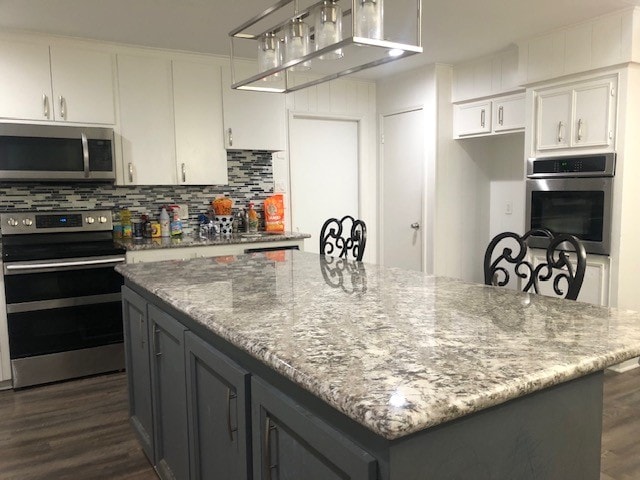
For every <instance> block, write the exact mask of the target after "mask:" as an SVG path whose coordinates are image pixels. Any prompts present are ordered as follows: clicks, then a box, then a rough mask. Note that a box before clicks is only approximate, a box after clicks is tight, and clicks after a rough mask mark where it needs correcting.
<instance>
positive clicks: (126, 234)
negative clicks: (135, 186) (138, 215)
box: [120, 208, 133, 238]
mask: <svg viewBox="0 0 640 480" xmlns="http://www.w3.org/2000/svg"><path fill="white" fill-rule="evenodd" d="M120 223H121V224H122V238H131V237H132V236H133V232H132V230H131V211H130V210H129V209H128V208H123V209H122V210H120Z"/></svg>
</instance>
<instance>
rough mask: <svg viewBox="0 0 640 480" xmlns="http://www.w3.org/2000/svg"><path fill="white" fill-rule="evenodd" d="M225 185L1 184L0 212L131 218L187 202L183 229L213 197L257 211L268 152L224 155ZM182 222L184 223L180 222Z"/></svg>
mask: <svg viewBox="0 0 640 480" xmlns="http://www.w3.org/2000/svg"><path fill="white" fill-rule="evenodd" d="M227 164H228V170H229V184H228V185H212V186H208V185H204V186H202V185H197V186H180V185H178V186H176V185H158V186H133V187H124V186H116V185H112V184H102V183H35V182H34V183H1V182H0V211H2V212H10V211H24V210H42V211H45V210H69V209H79V210H91V209H109V210H110V209H114V208H116V207H117V208H125V207H126V208H129V209H130V210H131V211H132V212H133V214H134V216H138V215H140V214H143V213H147V214H150V215H151V216H152V217H154V218H155V217H157V216H158V215H159V213H160V208H161V206H162V205H166V204H177V203H179V204H187V205H188V206H189V222H188V223H189V225H185V227H187V228H188V227H189V226H191V227H193V226H194V225H195V224H196V223H197V219H198V215H199V214H200V213H203V212H206V211H207V210H208V208H209V206H210V204H211V201H212V200H213V199H214V198H215V197H216V196H218V195H226V196H228V197H230V198H232V199H233V200H234V202H235V206H246V204H247V203H248V202H249V201H253V202H255V204H256V209H257V210H262V203H263V201H264V199H265V198H266V197H268V196H270V195H272V194H273V169H272V163H271V153H270V152H262V151H229V152H227ZM183 223H185V224H186V222H185V219H183Z"/></svg>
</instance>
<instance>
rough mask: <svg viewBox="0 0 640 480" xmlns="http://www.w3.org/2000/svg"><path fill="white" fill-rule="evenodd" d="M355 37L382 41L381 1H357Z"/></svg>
mask: <svg viewBox="0 0 640 480" xmlns="http://www.w3.org/2000/svg"><path fill="white" fill-rule="evenodd" d="M357 6H358V11H357V17H356V36H357V37H365V38H371V39H373V40H382V0H358V2H357Z"/></svg>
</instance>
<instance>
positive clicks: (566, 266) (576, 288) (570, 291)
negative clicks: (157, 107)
mask: <svg viewBox="0 0 640 480" xmlns="http://www.w3.org/2000/svg"><path fill="white" fill-rule="evenodd" d="M531 235H536V236H545V237H547V238H548V239H549V246H548V247H547V250H546V255H545V261H544V262H540V263H538V264H537V265H534V264H533V263H532V262H531V261H530V260H529V258H528V257H527V239H528V238H529V237H530V236H531ZM501 243H502V244H503V247H502V248H503V250H502V252H501V253H500V255H498V256H497V257H496V258H495V259H494V258H493V256H494V255H493V254H494V251H495V250H496V248H497V247H498V245H499V244H501ZM514 245H515V246H516V247H517V252H516V253H515V254H514V250H513V248H511V247H512V246H514ZM560 248H562V250H561V249H560ZM567 248H569V249H573V251H574V252H575V255H576V262H575V266H574V265H573V263H572V262H571V259H570V258H569V255H568V254H567V252H566V251H565V250H566V249H567ZM498 251H499V248H498ZM508 265H513V271H514V272H515V275H516V276H517V277H519V278H520V279H522V280H523V282H524V287H523V289H522V291H523V292H529V291H531V289H533V292H534V293H540V289H539V283H540V282H545V281H548V280H552V281H553V291H554V292H555V294H556V295H558V296H560V297H563V298H566V299H569V300H575V299H576V298H578V294H579V293H580V288H581V287H582V282H583V280H584V273H585V270H586V268H587V253H586V251H585V249H584V245H582V242H581V241H580V240H579V239H578V238H576V237H575V236H573V235H568V234H559V235H554V234H553V233H551V232H550V231H549V230H545V229H533V230H529V231H528V232H527V233H525V234H524V235H522V236H520V235H518V234H517V233H513V232H505V233H501V234H499V235H496V236H495V237H494V238H493V240H491V242H490V243H489V246H488V247H487V250H486V252H485V254H484V283H485V284H486V285H495V286H499V287H504V286H505V285H506V284H507V283H509V278H510V276H509V271H508V270H507V268H506V267H507V266H508ZM563 287H566V293H565V291H564V290H563Z"/></svg>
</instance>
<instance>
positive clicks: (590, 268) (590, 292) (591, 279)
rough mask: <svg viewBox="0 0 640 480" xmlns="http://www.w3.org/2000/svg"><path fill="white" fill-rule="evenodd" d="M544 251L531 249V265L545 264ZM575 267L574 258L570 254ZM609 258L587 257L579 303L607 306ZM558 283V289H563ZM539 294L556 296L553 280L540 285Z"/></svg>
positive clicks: (561, 283)
mask: <svg viewBox="0 0 640 480" xmlns="http://www.w3.org/2000/svg"><path fill="white" fill-rule="evenodd" d="M545 255H546V251H545V250H538V249H532V250H531V256H532V258H533V265H534V267H535V266H536V265H539V264H540V263H546V257H545ZM570 257H571V259H572V262H574V265H575V256H574V255H573V254H570ZM610 263H611V262H610V259H609V257H606V256H603V255H587V268H586V271H585V274H584V281H583V282H582V287H581V288H580V293H579V294H578V301H579V302H586V303H593V304H594V305H602V306H605V307H607V306H609V268H610ZM564 285H565V284H564V283H563V282H562V281H561V282H560V288H565V287H564ZM540 293H541V294H542V295H550V296H557V295H554V294H553V280H549V281H546V282H541V283H540Z"/></svg>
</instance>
